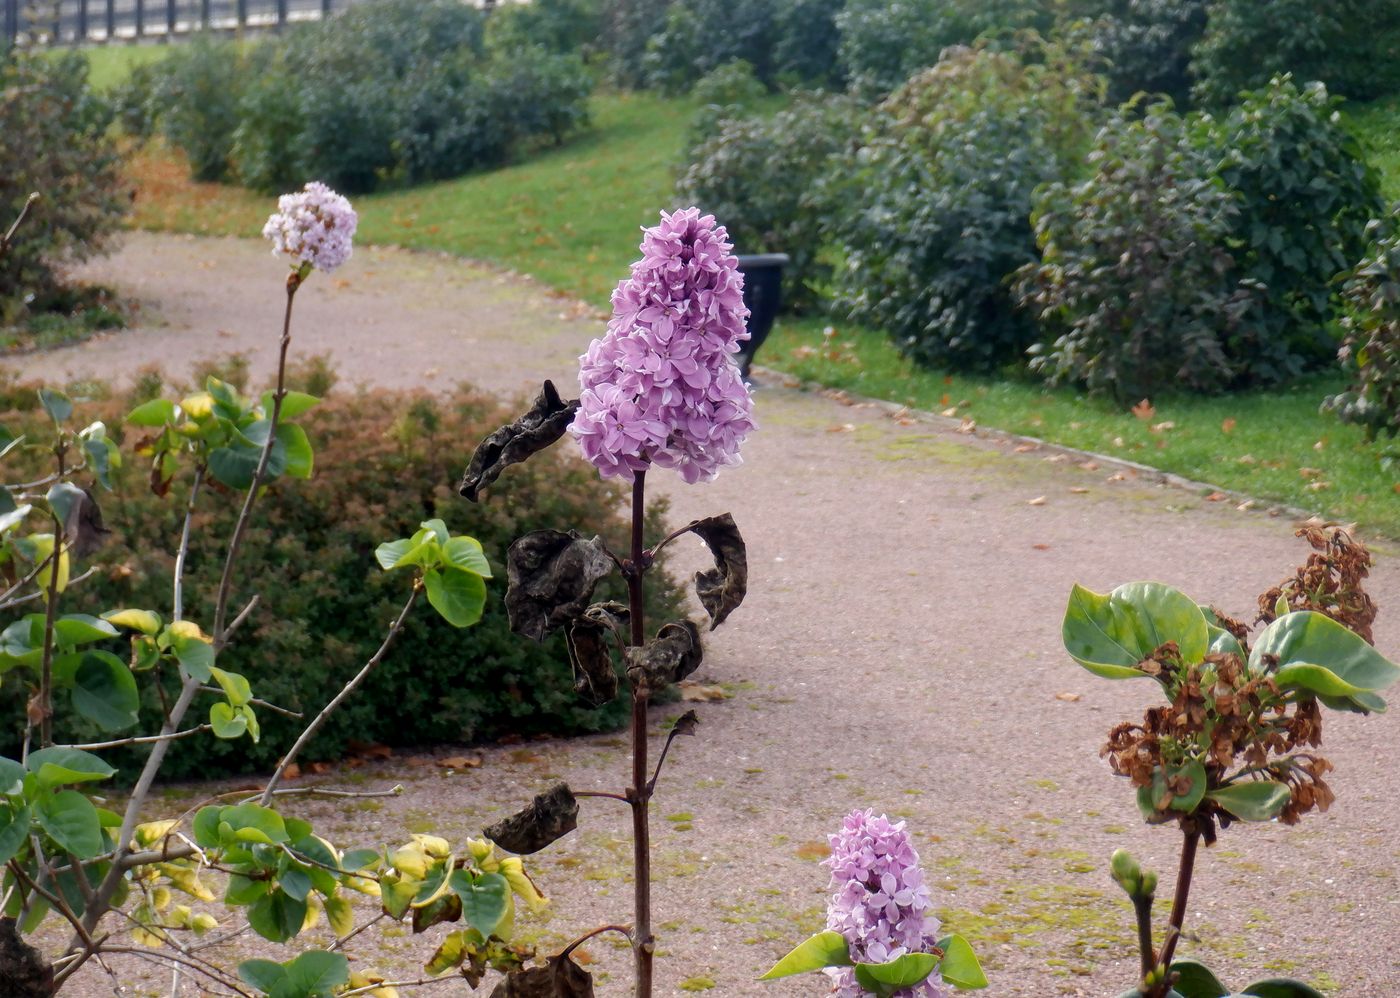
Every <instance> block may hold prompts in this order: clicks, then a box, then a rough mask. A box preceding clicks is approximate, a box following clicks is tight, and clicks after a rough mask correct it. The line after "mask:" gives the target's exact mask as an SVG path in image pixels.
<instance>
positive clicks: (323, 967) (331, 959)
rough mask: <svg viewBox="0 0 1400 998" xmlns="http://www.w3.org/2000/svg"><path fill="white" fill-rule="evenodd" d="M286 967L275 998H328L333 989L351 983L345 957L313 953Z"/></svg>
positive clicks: (322, 951) (348, 963) (318, 952)
mask: <svg viewBox="0 0 1400 998" xmlns="http://www.w3.org/2000/svg"><path fill="white" fill-rule="evenodd" d="M286 966H287V973H286V976H284V977H283V978H282V980H281V981H280V982H278V984H277V986H276V987H275V988H274V989H273V990H272V998H327V996H329V995H330V994H331V991H332V989H334V988H338V987H340V986H341V985H342V984H348V983H349V982H350V961H349V960H348V959H347V958H346V956H345V954H344V953H327V952H325V951H324V950H311V951H310V952H308V953H303V954H301V956H299V957H297V958H296V959H295V960H293V961H292V962H291V963H289V964H287V965H286Z"/></svg>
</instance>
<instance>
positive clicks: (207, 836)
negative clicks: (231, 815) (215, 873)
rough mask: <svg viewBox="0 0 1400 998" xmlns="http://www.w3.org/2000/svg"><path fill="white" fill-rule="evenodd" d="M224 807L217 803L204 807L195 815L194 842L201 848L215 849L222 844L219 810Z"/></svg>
mask: <svg viewBox="0 0 1400 998" xmlns="http://www.w3.org/2000/svg"><path fill="white" fill-rule="evenodd" d="M222 810H223V808H222V807H221V806H219V805H217V804H214V805H211V806H209V807H202V808H200V809H199V810H198V811H196V812H195V816H194V842H195V845H197V846H199V847H200V848H201V849H213V848H214V847H215V846H217V845H219V844H220V839H219V812H220V811H222Z"/></svg>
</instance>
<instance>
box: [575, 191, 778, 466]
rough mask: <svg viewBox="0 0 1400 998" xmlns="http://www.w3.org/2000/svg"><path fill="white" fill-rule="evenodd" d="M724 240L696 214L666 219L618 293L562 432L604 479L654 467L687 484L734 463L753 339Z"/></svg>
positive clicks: (709, 220)
mask: <svg viewBox="0 0 1400 998" xmlns="http://www.w3.org/2000/svg"><path fill="white" fill-rule="evenodd" d="M732 248H733V247H732V246H731V245H730V244H729V241H728V233H726V232H725V230H724V227H723V226H720V225H716V224H715V219H714V216H712V215H703V216H702V215H701V214H700V211H699V209H697V208H687V209H685V210H684V211H677V212H675V213H673V214H667V213H666V212H662V213H661V224H660V225H657V226H654V227H652V228H650V229H646V230H645V231H644V236H643V239H642V246H641V249H642V259H640V260H638V261H637V262H636V263H635V264H633V265H632V276H631V277H630V278H628V279H627V280H625V281H623V282H622V283H621V284H619V285H618V286H617V290H616V291H614V292H613V296H612V302H613V317H612V321H610V322H609V323H608V331H607V334H606V335H605V336H604V337H603V338H602V339H598V340H594V341H593V342H592V343H591V344H590V345H589V347H588V352H587V353H585V354H584V355H583V356H582V357H581V358H580V370H579V385H580V387H581V388H582V392H581V394H580V397H579V400H580V406H579V411H578V415H577V416H576V417H575V418H574V422H573V424H572V425H571V426H570V427H569V432H570V433H572V434H573V435H574V436H575V437H576V438H577V439H578V442H579V446H580V447H582V449H583V453H584V456H585V457H586V458H588V460H589V461H591V462H592V463H593V464H594V465H595V466H596V467H597V468H598V470H599V471H600V472H601V473H602V475H603V477H605V478H621V479H623V480H625V481H631V480H632V478H633V476H634V475H635V474H636V473H637V472H638V471H645V470H646V469H647V468H648V467H650V466H651V465H652V464H657V465H660V466H661V467H663V468H674V469H675V470H676V471H678V472H679V473H680V475H681V477H682V478H684V479H685V480H686V481H687V482H697V481H702V480H703V481H708V480H710V479H712V478H714V477H715V475H717V474H718V473H719V469H720V468H721V467H724V466H727V465H736V464H738V463H739V460H740V459H739V446H740V444H742V443H743V441H744V437H745V436H747V435H748V432H749V431H750V430H752V429H753V428H754V421H753V400H752V399H751V398H750V397H749V390H748V386H747V385H745V384H744V381H743V379H742V378H741V377H740V376H739V369H738V367H737V366H736V365H735V363H734V356H733V355H734V354H735V353H736V352H737V351H738V349H739V344H740V342H742V341H743V340H745V339H747V338H748V330H747V328H746V326H745V320H746V319H747V318H748V309H746V308H745V307H744V296H743V288H744V278H743V275H742V274H740V273H739V269H738V261H737V260H736V259H735V258H734V256H733V254H732V253H731V252H730V250H731V249H732Z"/></svg>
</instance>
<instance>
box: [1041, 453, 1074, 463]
mask: <svg viewBox="0 0 1400 998" xmlns="http://www.w3.org/2000/svg"><path fill="white" fill-rule="evenodd" d="M1068 460H1069V455H1068V454H1051V455H1050V456H1049V457H1047V458H1045V461H1046V462H1047V463H1049V464H1064V463H1065V462H1066V461H1068Z"/></svg>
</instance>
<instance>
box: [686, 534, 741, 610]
mask: <svg viewBox="0 0 1400 998" xmlns="http://www.w3.org/2000/svg"><path fill="white" fill-rule="evenodd" d="M689 529H690V530H691V532H693V533H694V534H695V535H696V536H697V537H699V538H700V539H701V540H703V541H704V542H705V543H706V544H707V545H708V546H709V548H710V553H711V554H713V555H714V556H715V567H714V568H712V569H709V570H708V571H704V572H696V573H695V594H696V595H697V596H698V597H700V605H701V606H703V607H704V608H705V612H706V613H708V614H709V615H710V630H712V631H713V630H714V629H715V628H716V627H718V626H719V625H720V624H722V623H724V620H725V618H726V617H728V616H729V614H730V613H732V612H733V611H734V609H735V608H736V607H737V606H738V605H739V604H740V603H742V602H744V594H745V593H746V592H747V591H748V585H749V559H748V550H747V548H745V546H744V538H743V537H742V536H740V534H739V527H738V526H737V525H736V524H735V523H734V517H733V516H731V515H730V514H728V513H721V514H720V515H719V516H711V517H708V518H707V519H704V520H696V521H695V522H694V523H692V524H691V525H690V528H689Z"/></svg>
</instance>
